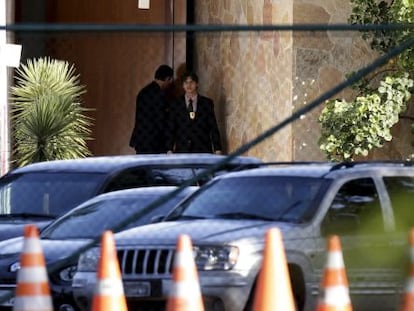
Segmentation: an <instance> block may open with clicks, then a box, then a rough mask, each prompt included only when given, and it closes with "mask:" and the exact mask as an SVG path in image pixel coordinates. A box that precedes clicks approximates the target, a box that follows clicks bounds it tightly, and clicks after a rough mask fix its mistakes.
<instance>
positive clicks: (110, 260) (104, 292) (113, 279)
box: [92, 231, 127, 311]
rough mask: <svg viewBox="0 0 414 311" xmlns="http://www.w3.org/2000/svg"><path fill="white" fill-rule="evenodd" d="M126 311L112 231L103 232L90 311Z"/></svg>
mask: <svg viewBox="0 0 414 311" xmlns="http://www.w3.org/2000/svg"><path fill="white" fill-rule="evenodd" d="M115 310H116V311H127V304H126V299H125V295H124V287H123V285H122V278H121V271H120V269H119V263H118V257H117V255H116V248H115V241H114V236H113V234H112V231H105V232H104V233H103V234H102V238H101V255H100V257H99V263H98V271H97V283H96V288H95V293H94V296H93V300H92V311H115Z"/></svg>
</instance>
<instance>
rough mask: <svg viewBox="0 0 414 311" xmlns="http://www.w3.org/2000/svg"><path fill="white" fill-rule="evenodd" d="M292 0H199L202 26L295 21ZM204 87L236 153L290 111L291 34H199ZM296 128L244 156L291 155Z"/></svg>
mask: <svg viewBox="0 0 414 311" xmlns="http://www.w3.org/2000/svg"><path fill="white" fill-rule="evenodd" d="M290 2H291V1H289V0H281V1H273V2H270V1H265V2H263V3H262V5H260V4H259V3H258V1H254V0H249V1H230V0H224V1H209V0H207V1H198V2H197V4H196V21H197V23H198V24H240V25H246V24H249V25H256V24H263V23H266V24H271V23H273V24H277V23H281V22H283V23H286V24H290V23H291V22H292V6H291V4H290ZM195 45H196V53H195V55H196V56H197V58H196V62H195V63H196V68H197V71H198V73H199V76H200V91H201V92H204V93H205V94H206V95H208V96H210V97H212V98H213V99H214V101H215V103H216V113H217V117H218V119H219V123H220V128H221V132H222V136H223V140H224V142H225V146H226V151H227V152H228V153H230V152H234V151H235V150H237V149H238V148H239V147H240V146H242V145H243V144H246V143H248V142H251V141H252V140H253V139H254V138H256V137H257V136H258V135H260V134H262V133H264V132H265V131H266V130H268V129H269V128H271V127H272V126H274V125H276V124H278V123H279V122H280V121H282V120H283V119H285V118H286V117H287V116H289V115H290V114H291V108H292V107H291V98H292V70H293V64H292V59H293V57H292V56H293V53H292V36H291V34H290V33H288V32H242V33H240V32H224V33H220V34H217V33H213V34H208V33H207V34H206V33H203V34H197V36H196V44H195ZM292 151H293V149H292V129H291V126H290V125H289V126H286V127H285V128H283V130H282V131H280V132H278V133H277V134H275V135H271V136H269V137H268V138H267V139H265V140H264V141H263V142H261V143H259V144H257V145H255V146H253V147H252V148H251V149H250V150H249V151H248V152H247V153H246V154H249V155H254V156H259V157H261V158H263V159H266V160H289V159H291V158H292Z"/></svg>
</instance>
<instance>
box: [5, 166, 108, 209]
mask: <svg viewBox="0 0 414 311" xmlns="http://www.w3.org/2000/svg"><path fill="white" fill-rule="evenodd" d="M103 179H104V175H101V174H84V173H71V174H67V173H30V174H24V175H18V176H13V177H12V178H7V179H3V180H2V181H1V183H0V204H1V206H0V213H1V214H18V213H36V214H45V215H53V216H58V215H61V214H63V213H65V212H67V211H68V210H70V209H71V208H73V207H75V206H76V205H78V204H79V203H81V202H83V201H85V200H87V199H89V198H90V197H92V196H94V195H95V192H96V191H97V189H98V187H99V185H101V184H102V180H103Z"/></svg>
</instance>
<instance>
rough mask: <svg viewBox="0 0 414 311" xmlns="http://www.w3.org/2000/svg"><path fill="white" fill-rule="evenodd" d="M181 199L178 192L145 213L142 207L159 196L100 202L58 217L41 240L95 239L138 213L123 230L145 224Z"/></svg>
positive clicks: (42, 235)
mask: <svg viewBox="0 0 414 311" xmlns="http://www.w3.org/2000/svg"><path fill="white" fill-rule="evenodd" d="M183 197H184V195H183V194H181V193H180V194H178V195H175V196H174V197H172V198H170V199H168V200H167V201H166V202H164V203H163V204H161V205H154V206H151V208H150V209H149V210H148V211H147V210H144V208H145V207H147V206H148V207H149V205H150V204H151V203H154V202H155V201H156V200H157V199H159V198H160V195H159V194H158V195H146V196H139V197H137V196H131V197H124V198H112V199H108V200H101V201H98V202H95V203H91V204H90V205H85V206H83V207H82V208H79V209H76V210H74V211H73V212H70V213H68V214H67V215H65V216H63V217H61V218H60V219H58V220H57V221H55V222H54V223H52V224H51V225H50V226H48V227H47V228H46V229H45V230H44V231H43V232H42V234H41V237H42V238H46V239H56V240H58V239H59V240H63V239H93V238H97V237H99V236H100V235H101V233H102V232H103V231H104V230H110V229H112V228H115V227H116V226H118V224H120V223H121V222H122V221H125V220H127V219H128V218H129V217H131V216H132V215H134V214H135V213H138V212H140V211H142V214H140V215H138V217H136V218H135V219H134V220H132V221H131V223H128V225H127V226H126V227H125V228H123V229H126V228H131V227H134V226H139V225H143V224H147V223H150V221H151V218H152V217H154V216H158V215H166V214H167V213H168V212H169V211H170V210H171V209H172V208H173V207H174V206H175V205H176V204H177V203H178V202H179V201H180V200H182V199H183Z"/></svg>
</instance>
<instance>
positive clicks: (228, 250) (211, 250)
mask: <svg viewBox="0 0 414 311" xmlns="http://www.w3.org/2000/svg"><path fill="white" fill-rule="evenodd" d="M194 252H195V262H196V265H197V269H198V270H230V269H231V268H233V266H234V265H235V264H236V262H237V258H238V257H239V249H238V248H237V247H235V246H229V245H221V246H194Z"/></svg>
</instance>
